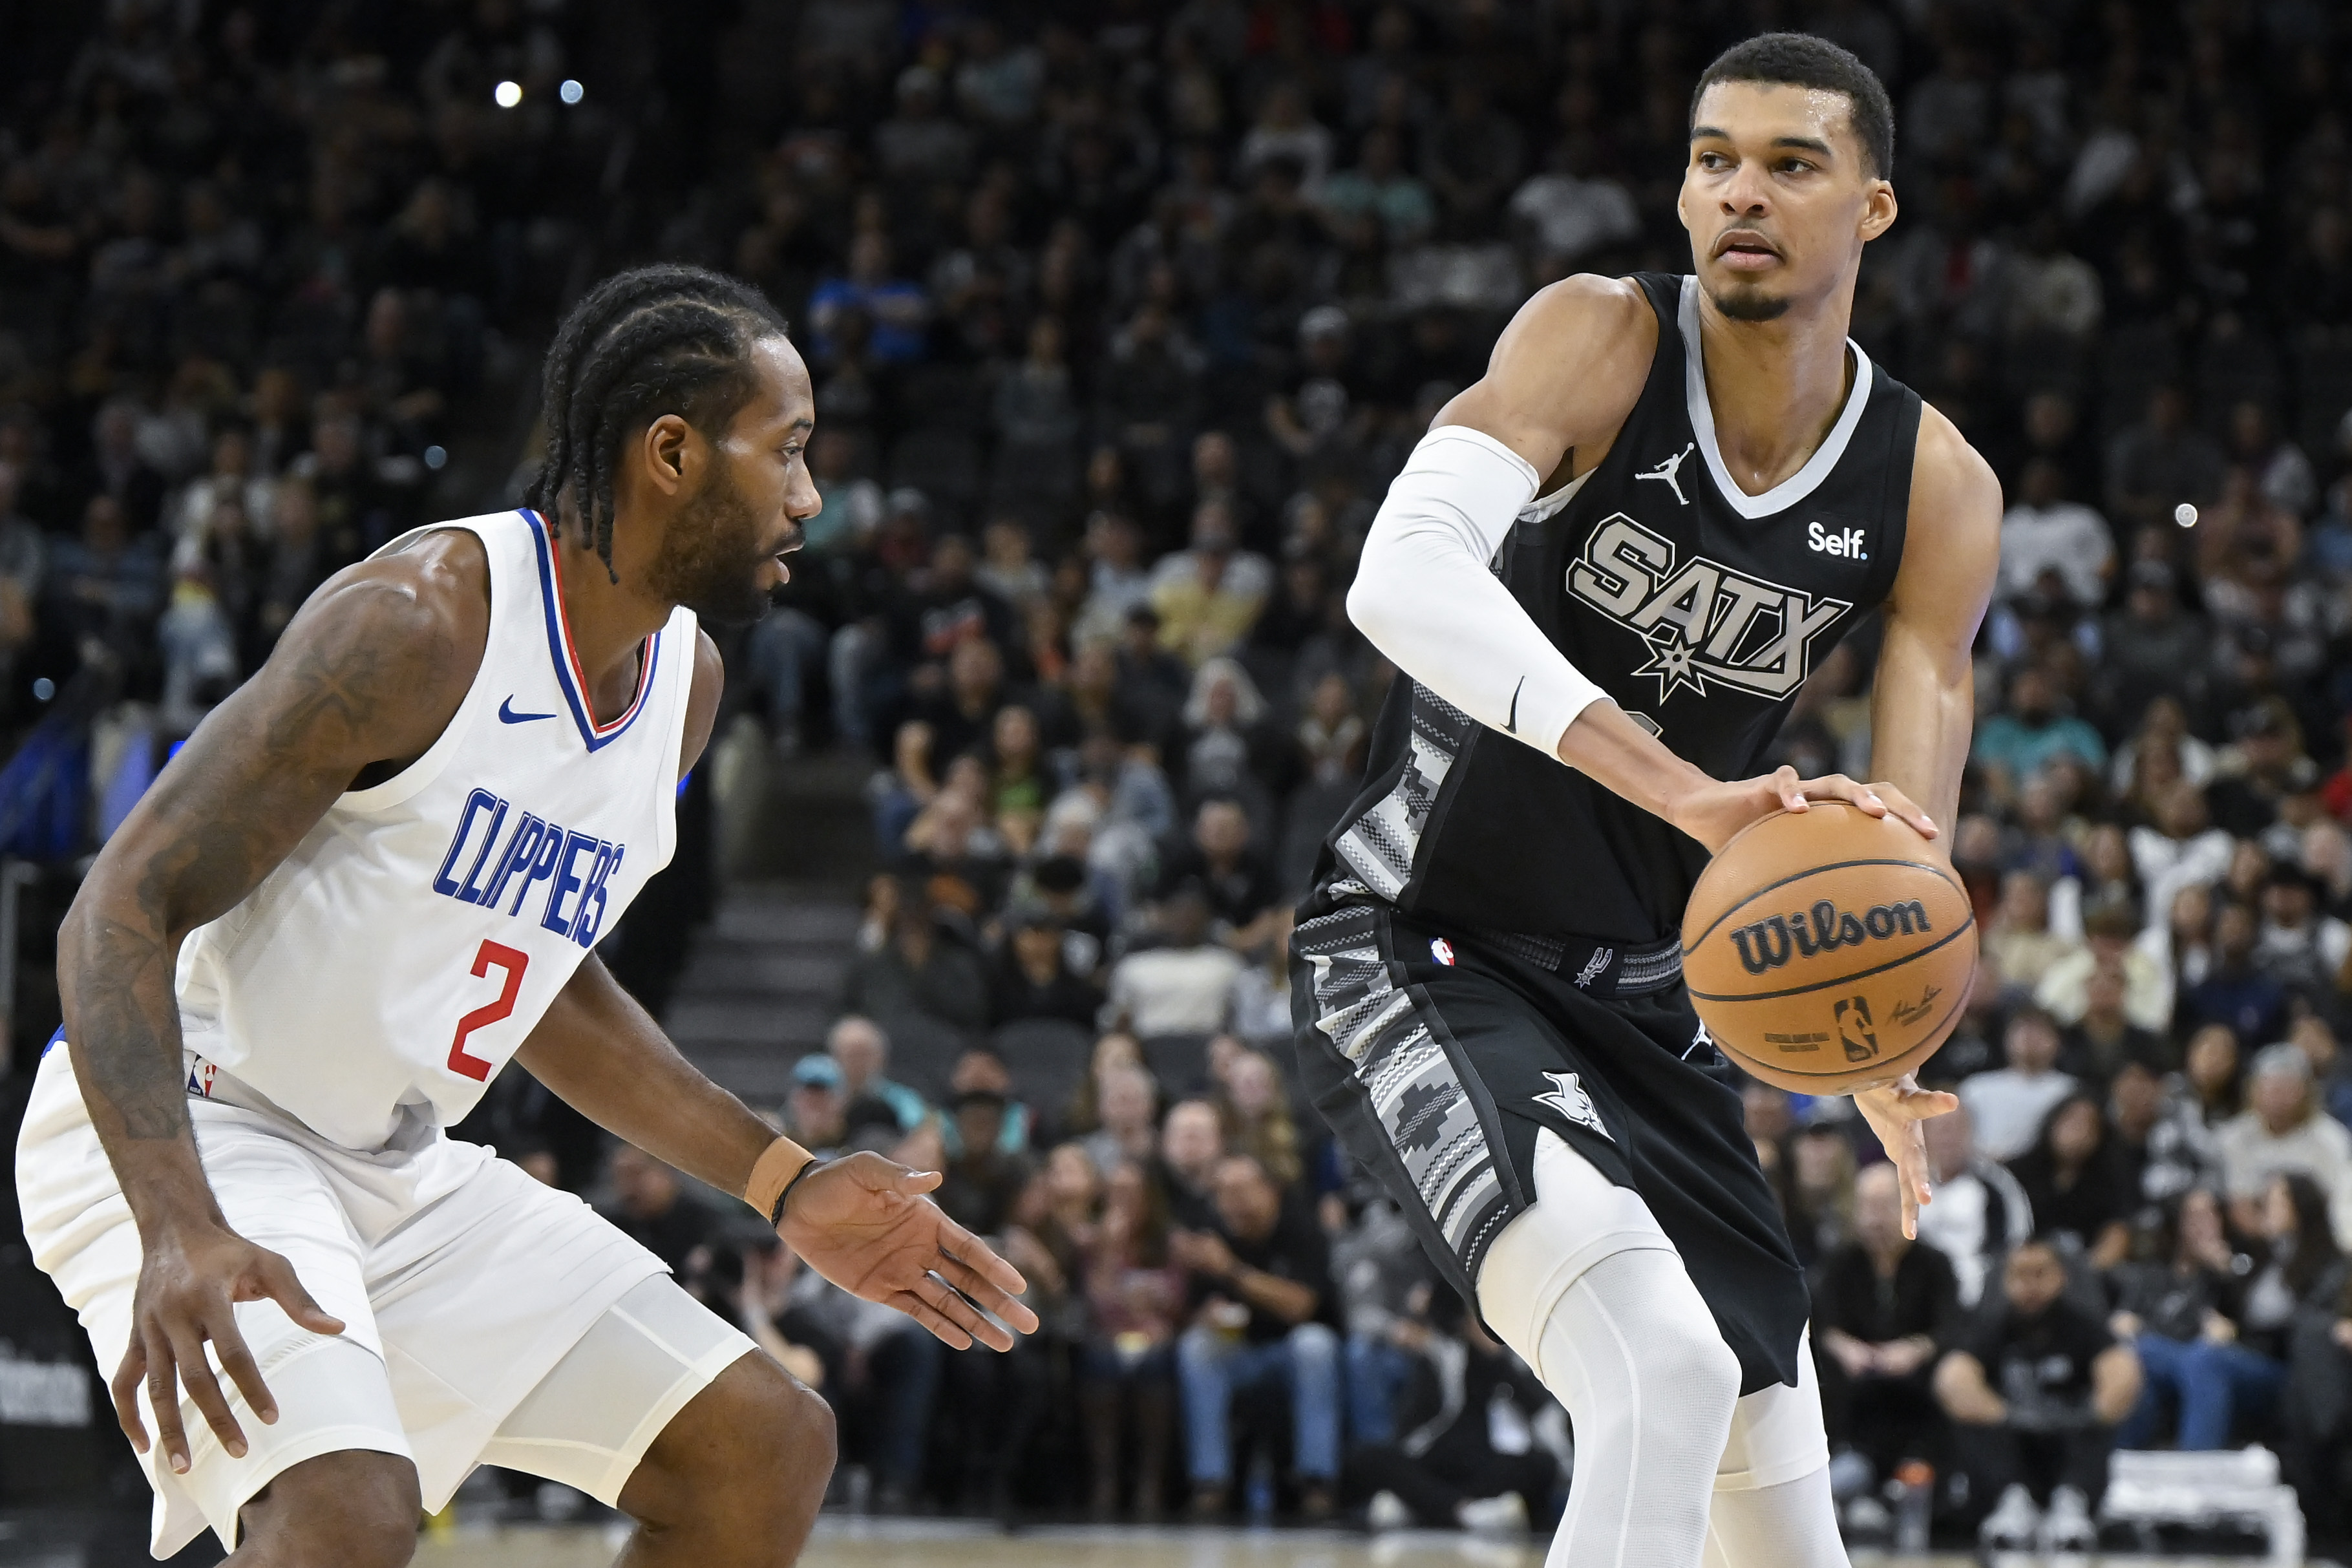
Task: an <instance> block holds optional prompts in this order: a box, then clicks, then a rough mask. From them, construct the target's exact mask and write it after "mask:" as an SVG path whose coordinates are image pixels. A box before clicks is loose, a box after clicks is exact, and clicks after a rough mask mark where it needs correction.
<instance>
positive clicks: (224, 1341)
mask: <svg viewBox="0 0 2352 1568" xmlns="http://www.w3.org/2000/svg"><path fill="white" fill-rule="evenodd" d="M143 1251H144V1256H143V1257H142V1259H141V1261H140V1265H139V1288H138V1290H137V1293H136V1294H135V1295H134V1296H133V1297H132V1299H131V1343H130V1345H129V1347H128V1348H127V1349H125V1350H124V1351H123V1352H122V1364H121V1367H119V1368H117V1369H116V1371H115V1373H114V1381H113V1382H112V1383H111V1384H110V1385H109V1386H110V1388H111V1390H112V1391H113V1394H114V1415H115V1419H117V1420H118V1421H120V1422H121V1423H122V1430H123V1433H124V1434H125V1435H126V1436H129V1437H130V1439H131V1446H132V1447H135V1448H137V1449H138V1450H139V1451H140V1452H141V1453H142V1454H143V1453H145V1452H146V1451H147V1447H148V1439H147V1430H146V1426H145V1425H144V1423H142V1421H141V1420H140V1419H139V1385H140V1384H141V1383H142V1381H143V1382H144V1383H145V1384H146V1385H147V1403H148V1405H150V1406H151V1407H152V1409H153V1410H154V1412H155V1436H156V1437H157V1438H158V1439H160V1440H161V1441H162V1443H163V1458H164V1459H165V1461H166V1462H167V1463H168V1464H170V1466H171V1467H172V1469H173V1473H175V1474H179V1475H185V1474H186V1473H187V1470H188V1437H187V1434H186V1433H185V1432H184V1431H183V1430H182V1429H181V1426H180V1390H179V1385H180V1384H185V1385H186V1387H187V1390H188V1397H189V1398H190V1399H192V1400H194V1402H195V1405H196V1408H197V1409H198V1410H199V1411H201V1412H202V1413H203V1414H204V1417H205V1424H206V1425H207V1426H211V1427H212V1429H213V1435H214V1436H216V1437H218V1438H219V1439H220V1443H221V1447H223V1448H225V1449H226V1450H227V1451H228V1454H229V1457H230V1458H244V1457H245V1448H246V1444H245V1433H244V1431H243V1430H242V1429H241V1428H240V1427H239V1426H237V1424H236V1417H235V1416H233V1415H230V1414H229V1408H228V1399H227V1396H226V1395H225V1394H222V1392H221V1386H220V1380H219V1379H218V1378H217V1377H215V1375H214V1374H213V1368H212V1363H211V1362H210V1361H209V1360H207V1359H206V1357H205V1341H207V1340H209V1341H211V1342H212V1343H213V1346H214V1348H215V1351H216V1352H218V1353H219V1356H220V1363H221V1370H222V1371H223V1372H226V1373H228V1375H229V1379H230V1381H231V1382H233V1383H235V1384H236V1388H237V1392H238V1393H240V1394H244V1395H245V1402H246V1404H247V1405H250V1406H251V1407H252V1409H253V1413H254V1414H255V1415H258V1416H260V1417H261V1419H262V1420H263V1421H264V1422H265V1423H267V1422H274V1421H276V1420H277V1419H278V1402H277V1401H276V1400H274V1399H272V1398H270V1396H269V1390H268V1388H267V1387H265V1386H264V1385H263V1384H262V1381H261V1369H260V1368H259V1367H257V1366H256V1365H255V1364H254V1362H253V1352H251V1351H249V1350H247V1349H246V1345H245V1337H244V1336H243V1335H242V1334H240V1333H238V1332H237V1331H236V1311H235V1310H234V1309H235V1306H236V1303H237V1302H239V1301H263V1300H268V1301H275V1302H277V1303H278V1306H280V1307H282V1308H284V1309H285V1310H286V1315H287V1316H288V1317H289V1318H291V1319H293V1320H294V1321H295V1322H297V1323H298V1324H299V1325H301V1326H302V1327H303V1328H306V1329H309V1330H310V1331H311V1332H313V1333H320V1334H340V1333H341V1332H342V1331H343V1325H342V1323H341V1321H340V1320H338V1319H335V1318H333V1317H331V1316H329V1315H328V1313H327V1312H326V1310H325V1309H323V1308H321V1307H320V1305H319V1303H318V1302H316V1301H314V1300H311V1299H310V1292H309V1291H308V1290H305V1289H302V1284H301V1281H300V1280H299V1279H295V1278H294V1266H293V1265H292V1264H291V1263H289V1262H287V1261H286V1259H285V1258H281V1257H279V1256H278V1254H277V1253H275V1252H272V1251H270V1250H269V1249H268V1248H267V1247H256V1246H255V1245H254V1244H253V1243H251V1242H249V1241H247V1240H246V1239H245V1237H241V1236H239V1235H237V1234H236V1232H235V1231H232V1230H230V1229H228V1228H227V1227H226V1226H220V1225H205V1226H201V1227H199V1228H194V1229H189V1228H179V1227H174V1228H173V1229H168V1230H163V1231H160V1232H158V1233H157V1234H156V1235H155V1236H154V1237H151V1238H149V1239H148V1241H147V1244H146V1247H144V1249H143Z"/></svg>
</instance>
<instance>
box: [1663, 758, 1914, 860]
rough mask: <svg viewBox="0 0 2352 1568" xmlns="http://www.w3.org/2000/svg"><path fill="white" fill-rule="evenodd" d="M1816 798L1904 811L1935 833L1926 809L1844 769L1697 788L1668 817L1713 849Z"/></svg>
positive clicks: (1890, 812) (1882, 811) (1873, 811)
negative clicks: (1808, 776) (1816, 775)
mask: <svg viewBox="0 0 2352 1568" xmlns="http://www.w3.org/2000/svg"><path fill="white" fill-rule="evenodd" d="M1817 800H1843V801H1846V802H1848V803H1850V804H1851V805H1854V806H1855V807H1856V808H1858V809H1860V810H1861V811H1863V812H1864V813H1866V814H1867V815H1869V816H1897V817H1900V818H1902V819H1903V820H1904V821H1905V822H1907V823H1909V824H1910V825H1911V826H1913V827H1914V828H1916V830H1917V831H1918V833H1919V836H1920V837H1923V838H1933V837H1936V834H1937V827H1936V825H1935V823H1933V822H1931V821H1930V820H1928V817H1927V813H1926V812H1924V811H1922V810H1920V809H1919V807H1918V806H1917V805H1915V804H1914V803H1913V802H1912V799H1911V797H1910V796H1909V795H1905V794H1904V793H1903V792H1902V791H1901V790H1899V789H1896V788H1895V786H1894V785H1893V784H1862V783H1859V782H1858V781H1856V780H1853V779H1850V778H1848V777H1846V776H1845V775H1844V774H1843V773H1827V774H1824V775H1823V776H1822V777H1820V778H1817V779H1804V778H1799V777H1798V776H1797V770H1796V769H1794V768H1788V767H1784V768H1778V769H1775V770H1774V771H1773V772H1771V773H1764V774H1761V775H1759V776H1758V777H1756V778H1752V779H1733V780H1731V781H1729V782H1728V783H1725V784H1708V785H1707V786H1706V787H1705V788H1703V789H1696V790H1693V791H1691V792H1690V793H1689V794H1688V795H1685V796H1683V798H1682V799H1681V800H1679V801H1676V802H1675V805H1674V806H1673V808H1672V809H1671V810H1669V811H1668V812H1667V814H1666V820H1667V821H1669V822H1671V823H1673V824H1674V825H1675V826H1676V827H1679V828H1681V829H1682V830H1683V831H1684V832H1685V833H1687V834H1689V835H1690V836H1691V837H1693V838H1696V839H1697V840H1698V841H1699V842H1700V843H1701V844H1704V845H1706V851H1707V853H1708V854H1710V855H1712V854H1714V853H1715V852H1716V851H1717V850H1718V849H1720V848H1722V847H1724V846H1725V845H1727V844H1728V843H1730V842H1731V840H1732V838H1733V837H1735V836H1736V835H1737V834H1738V832H1739V830H1740V829H1741V828H1743V827H1746V826H1748V824H1749V823H1751V822H1756V821H1758V820H1759V819H1761V818H1763V817H1767V816H1771V815H1772V813H1774V812H1776V811H1807V810H1810V809H1811V805H1812V803H1813V802H1814V801H1817Z"/></svg>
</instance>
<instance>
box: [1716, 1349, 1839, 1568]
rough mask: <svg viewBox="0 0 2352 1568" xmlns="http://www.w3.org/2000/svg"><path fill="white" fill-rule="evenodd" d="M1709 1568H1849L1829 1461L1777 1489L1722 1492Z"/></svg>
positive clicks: (1719, 1493) (1775, 1486) (1718, 1503)
mask: <svg viewBox="0 0 2352 1568" xmlns="http://www.w3.org/2000/svg"><path fill="white" fill-rule="evenodd" d="M1786 1386H1787V1385H1786V1384H1783V1385H1782V1387H1783V1388H1786ZM1750 1397H1751V1398H1752V1397H1754V1396H1753V1395H1750ZM1742 1403H1745V1401H1743V1402H1742ZM1706 1568H1848V1562H1847V1559H1846V1554H1845V1542H1843V1540H1841V1539H1840V1538H1839V1535H1838V1523H1837V1505H1836V1503H1835V1502H1834V1501H1833V1500H1832V1498H1831V1496H1830V1467H1829V1463H1828V1461H1827V1460H1823V1461H1822V1464H1821V1465H1820V1467H1819V1468H1815V1469H1813V1470H1811V1471H1808V1472H1807V1473H1806V1474H1804V1475H1801V1476H1799V1477H1798V1478H1797V1479H1794V1480H1787V1481H1781V1482H1780V1483H1779V1484H1777V1485H1773V1486H1765V1487H1740V1488H1729V1487H1718V1489H1717V1492H1716V1494H1715V1507H1714V1510H1713V1511H1712V1512H1711V1513H1710V1514H1709V1515H1708V1518H1707V1530H1706Z"/></svg>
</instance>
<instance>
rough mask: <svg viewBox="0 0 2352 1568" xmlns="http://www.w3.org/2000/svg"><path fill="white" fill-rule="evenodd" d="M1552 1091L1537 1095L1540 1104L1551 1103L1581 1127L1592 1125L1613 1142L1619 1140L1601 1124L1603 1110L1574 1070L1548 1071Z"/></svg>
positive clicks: (1546, 1075) (1547, 1076) (1591, 1126)
mask: <svg viewBox="0 0 2352 1568" xmlns="http://www.w3.org/2000/svg"><path fill="white" fill-rule="evenodd" d="M1544 1077H1546V1078H1548V1079H1551V1092H1550V1093H1549V1094H1539V1095H1537V1096H1536V1103H1537V1104H1538V1105H1549V1106H1550V1107H1551V1108H1552V1109H1553V1110H1557V1111H1559V1113H1560V1114H1561V1115H1562V1116H1565V1117H1567V1118H1568V1119H1569V1120H1570V1121H1573V1122H1575V1123H1576V1124H1577V1125H1578V1126H1579V1127H1590V1128H1591V1129H1592V1131H1595V1132H1598V1133H1600V1134H1601V1136H1602V1137H1603V1138H1606V1139H1608V1140H1609V1142H1612V1143H1614V1142H1617V1140H1616V1138H1615V1136H1614V1135H1613V1134H1612V1133H1611V1132H1610V1131H1609V1129H1608V1128H1607V1127H1605V1126H1603V1125H1602V1124H1601V1112H1600V1110H1598V1109H1597V1108H1596V1107H1595V1106H1594V1105H1593V1103H1592V1096H1591V1094H1590V1093H1589V1092H1587V1090H1586V1089H1585V1087H1584V1085H1583V1084H1581V1083H1580V1082H1578V1081H1577V1076H1576V1074H1574V1073H1572V1072H1548V1073H1546V1074H1544Z"/></svg>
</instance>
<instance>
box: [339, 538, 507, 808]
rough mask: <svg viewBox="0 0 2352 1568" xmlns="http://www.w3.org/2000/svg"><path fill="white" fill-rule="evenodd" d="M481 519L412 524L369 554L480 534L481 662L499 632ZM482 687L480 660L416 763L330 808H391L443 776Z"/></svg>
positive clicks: (491, 559) (493, 555)
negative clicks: (484, 598)
mask: <svg viewBox="0 0 2352 1568" xmlns="http://www.w3.org/2000/svg"><path fill="white" fill-rule="evenodd" d="M495 515H500V516H504V515H509V514H505V513H499V514H495ZM479 521H482V520H480V519H478V518H457V519H455V520H453V521H448V522H436V523H432V524H429V525H428V526H426V527H424V528H413V529H410V530H409V531H407V532H406V533H404V534H402V535H401V536H400V537H399V538H398V539H395V540H393V541H392V542H390V543H388V544H386V545H384V546H383V549H382V550H378V551H376V552H374V553H373V554H372V555H371V556H370V557H369V559H370V560H373V559H374V558H375V556H377V555H382V554H383V553H384V552H385V551H389V550H391V549H392V548H393V547H394V545H397V544H401V543H404V542H407V541H408V540H411V539H415V538H416V537H418V536H419V535H422V534H426V533H434V532H438V531H441V530H443V529H453V528H456V529H463V530H465V531H467V533H470V534H472V535H473V536H474V537H475V538H477V539H478V540H480V541H481V542H482V557H483V560H482V567H483V583H482V585H483V591H484V592H485V593H487V594H488V595H489V596H490V613H489V615H488V617H486V619H485V621H484V626H483V632H482V663H483V664H487V663H488V661H489V658H490V642H491V640H492V638H494V637H496V636H497V635H498V620H499V570H498V549H499V546H498V541H496V540H494V539H492V538H491V537H490V536H489V535H488V533H485V532H483V531H482V530H481V529H480V528H479V527H478V526H476V525H477V524H478V522H479ZM481 692H482V669H481V665H480V664H478V665H476V666H475V668H474V679H472V680H471V681H469V682H468V683H467V687H466V695H465V697H464V698H463V699H462V700H459V702H458V704H457V711H456V712H455V713H452V714H451V715H449V722H448V723H446V724H445V725H443V726H442V727H441V733H440V734H439V735H438V736H436V738H435V740H434V742H433V743H432V744H431V745H429V746H427V747H425V754H424V755H422V756H420V757H418V758H417V759H416V760H415V762H413V763H409V764H408V765H407V766H406V767H404V768H403V769H401V770H400V772H398V773H394V774H393V775H392V777H390V778H388V779H386V780H384V781H383V783H382V784H370V785H369V786H368V787H367V788H365V789H355V790H346V791H344V792H343V793H342V794H341V795H337V796H336V797H335V804H334V805H333V806H331V808H330V809H331V810H334V811H345V812H358V813H361V814H362V815H364V814H366V813H370V812H377V811H383V810H386V809H388V808H389V807H392V806H395V805H399V804H400V803H401V802H403V801H404V800H406V799H408V798H409V797H410V796H412V795H415V794H416V792H417V791H419V790H421V789H423V788H425V786H426V785H427V784H431V783H432V782H433V781H434V780H435V779H437V778H439V777H440V776H441V770H442V769H444V768H446V767H447V766H448V765H449V759H450V757H452V756H453V755H455V754H456V752H457V748H458V747H460V746H462V745H464V744H465V743H466V737H467V734H469V733H470V732H471V731H472V730H473V727H474V717H475V712H474V710H475V709H476V708H477V707H478V706H479V700H480V698H481Z"/></svg>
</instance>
